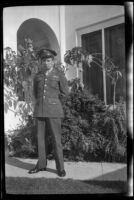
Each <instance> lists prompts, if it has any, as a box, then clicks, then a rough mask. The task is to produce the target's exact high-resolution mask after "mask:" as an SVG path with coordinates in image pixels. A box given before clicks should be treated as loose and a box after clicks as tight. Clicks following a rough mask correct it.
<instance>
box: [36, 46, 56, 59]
mask: <svg viewBox="0 0 134 200" xmlns="http://www.w3.org/2000/svg"><path fill="white" fill-rule="evenodd" d="M54 56H57V53H56V52H55V51H54V50H51V49H44V48H43V49H40V50H39V51H38V52H37V58H38V59H39V58H40V59H44V58H53V57H54Z"/></svg>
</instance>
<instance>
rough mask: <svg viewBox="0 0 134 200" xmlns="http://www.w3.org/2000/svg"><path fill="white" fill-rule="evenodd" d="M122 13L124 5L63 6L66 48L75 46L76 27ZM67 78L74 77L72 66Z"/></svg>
mask: <svg viewBox="0 0 134 200" xmlns="http://www.w3.org/2000/svg"><path fill="white" fill-rule="evenodd" d="M120 15H124V6H108V5H97V6H96V5H77V6H75V5H71V6H65V33H66V38H65V46H66V50H69V49H72V48H73V47H75V46H77V36H76V29H78V28H82V27H86V26H90V25H93V24H95V23H98V22H102V21H104V20H107V19H111V18H113V17H116V16H120ZM67 77H68V78H69V79H71V78H74V77H76V69H74V68H73V67H71V68H70V70H69V71H68V72H67Z"/></svg>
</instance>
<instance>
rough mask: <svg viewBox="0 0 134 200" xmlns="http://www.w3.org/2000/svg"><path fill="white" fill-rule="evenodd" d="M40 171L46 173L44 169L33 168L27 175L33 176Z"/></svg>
mask: <svg viewBox="0 0 134 200" xmlns="http://www.w3.org/2000/svg"><path fill="white" fill-rule="evenodd" d="M40 171H46V168H41V169H38V168H37V167H35V168H33V169H31V170H29V172H28V173H29V174H35V173H38V172H40Z"/></svg>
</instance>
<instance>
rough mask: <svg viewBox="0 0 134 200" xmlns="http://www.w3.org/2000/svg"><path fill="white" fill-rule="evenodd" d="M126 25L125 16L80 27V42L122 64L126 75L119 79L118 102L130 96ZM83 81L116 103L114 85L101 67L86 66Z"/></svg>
mask: <svg viewBox="0 0 134 200" xmlns="http://www.w3.org/2000/svg"><path fill="white" fill-rule="evenodd" d="M124 29H125V26H124V17H121V16H120V17H117V18H115V19H111V20H107V21H105V22H101V23H98V24H95V25H91V26H89V27H86V28H80V29H78V30H77V41H78V43H77V45H78V46H82V47H84V48H85V49H86V50H88V51H89V52H90V53H102V54H103V55H104V56H105V55H107V56H109V57H110V58H112V59H113V61H114V63H115V64H116V65H117V66H119V70H120V71H121V72H122V74H123V78H122V79H120V80H118V83H117V88H116V101H118V100H119V99H120V97H124V99H125V97H126V73H125V72H126V67H125V30H124ZM83 82H84V85H85V86H86V87H87V88H88V90H89V92H91V93H92V94H98V96H99V98H101V99H104V101H105V103H106V104H107V103H108V104H111V103H112V102H113V100H112V97H113V86H112V84H111V80H110V78H109V77H106V75H105V73H104V72H102V71H101V70H100V69H99V67H98V66H95V64H94V67H93V68H92V67H91V68H89V67H88V66H86V65H85V66H84V70H83Z"/></svg>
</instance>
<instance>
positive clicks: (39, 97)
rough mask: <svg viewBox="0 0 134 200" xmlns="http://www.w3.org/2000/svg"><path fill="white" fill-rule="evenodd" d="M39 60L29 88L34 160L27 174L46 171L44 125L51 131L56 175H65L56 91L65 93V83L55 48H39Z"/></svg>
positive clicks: (59, 104) (62, 115)
mask: <svg viewBox="0 0 134 200" xmlns="http://www.w3.org/2000/svg"><path fill="white" fill-rule="evenodd" d="M38 55H39V58H40V60H41V66H42V67H41V70H40V71H39V72H38V73H37V74H36V75H35V78H34V83H33V92H34V97H35V109H34V117H35V118H36V119H37V132H38V133H37V135H38V137H37V139H38V162H37V164H36V166H35V168H33V169H31V170H30V171H29V173H30V174H32V173H37V172H39V171H46V166H47V158H46V144H45V135H46V131H47V129H46V127H48V128H49V130H50V131H51V134H52V143H53V148H54V153H55V162H56V168H57V172H58V175H59V176H61V177H63V176H65V175H66V172H65V170H64V160H63V150H62V144H61V119H62V118H63V117H64V113H63V108H62V105H61V102H60V100H59V95H65V96H66V95H68V85H67V80H66V78H65V76H64V73H63V72H62V71H60V70H58V69H57V68H56V67H55V64H54V56H56V55H57V54H56V52H55V51H53V50H50V49H41V50H40V51H39V53H38Z"/></svg>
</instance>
